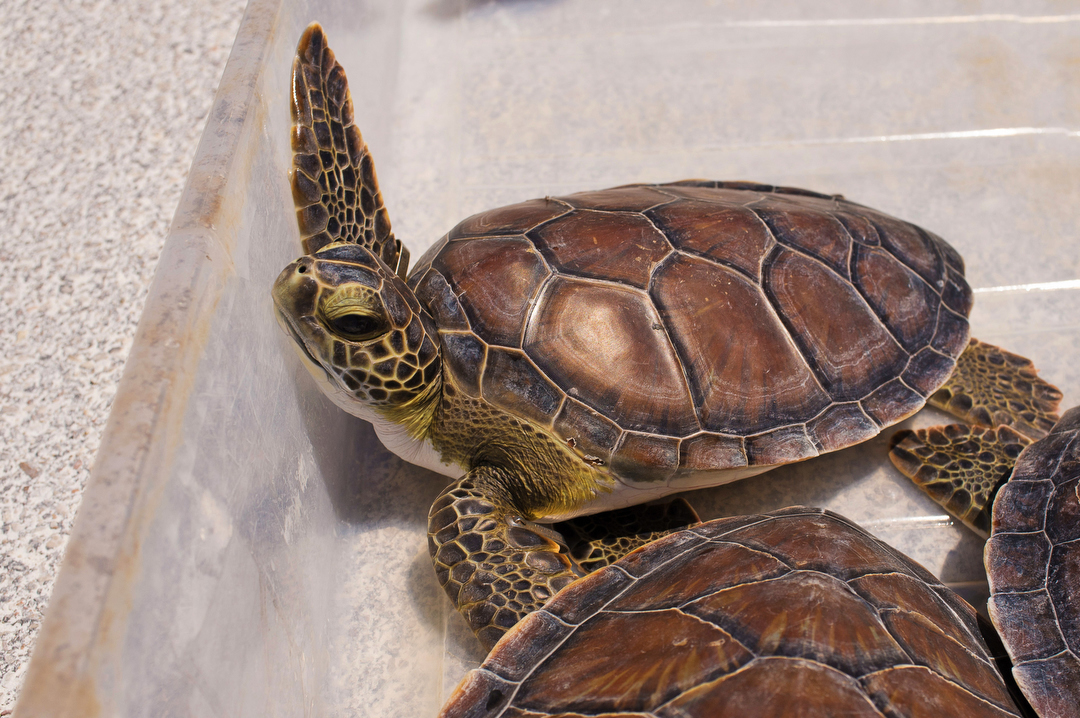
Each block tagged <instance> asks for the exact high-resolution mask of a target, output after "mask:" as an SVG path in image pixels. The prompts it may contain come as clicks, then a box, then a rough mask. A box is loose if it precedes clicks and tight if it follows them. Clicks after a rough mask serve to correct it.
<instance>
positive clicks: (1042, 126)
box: [16, 0, 1080, 718]
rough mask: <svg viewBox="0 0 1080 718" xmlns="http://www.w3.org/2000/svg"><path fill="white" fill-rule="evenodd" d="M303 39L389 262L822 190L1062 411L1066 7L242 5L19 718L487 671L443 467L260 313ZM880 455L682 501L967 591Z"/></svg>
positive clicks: (378, 710)
mask: <svg viewBox="0 0 1080 718" xmlns="http://www.w3.org/2000/svg"><path fill="white" fill-rule="evenodd" d="M1070 13H1071V14H1070ZM316 19H317V20H320V21H321V22H322V23H323V24H324V26H325V28H326V30H327V33H328V35H329V38H330V43H331V46H332V47H333V48H334V49H335V51H336V52H337V55H338V57H339V59H340V60H341V62H342V63H343V64H344V66H345V68H346V70H347V71H348V73H349V77H350V80H351V84H352V88H353V97H354V100H355V104H356V112H357V117H358V123H359V125H360V127H361V128H362V130H363V132H364V134H365V136H366V138H367V140H368V142H369V144H370V146H371V148H372V150H373V152H374V155H375V158H376V162H377V165H378V169H379V176H380V179H381V181H382V188H383V192H384V196H385V199H386V204H387V206H388V208H389V210H390V215H391V218H392V220H393V222H394V228H395V232H396V234H397V235H398V236H399V237H402V238H404V240H405V241H406V243H407V244H408V245H409V247H410V249H411V252H412V256H413V257H417V256H419V255H420V253H421V252H422V251H423V250H424V249H425V248H426V247H427V246H428V245H429V244H430V243H432V242H433V241H434V240H436V239H437V238H438V237H439V236H440V235H441V234H442V233H443V232H445V231H446V230H447V229H448V228H449V227H451V226H452V225H453V224H454V223H455V222H456V221H457V220H459V219H461V218H463V217H465V216H466V215H468V214H470V213H473V212H475V211H478V210H481V209H484V208H488V207H492V206H496V205H499V204H503V203H507V202H511V201H518V200H524V199H527V198H530V197H534V196H543V195H557V194H561V193H567V192H572V191H577V190H585V189H590V188H600V187H604V186H610V185H615V184H621V183H627V182H634V181H668V180H676V179H683V178H687V177H709V178H717V179H752V180H759V181H764V182H771V183H777V184H786V185H794V186H805V187H809V188H812V189H816V190H819V191H824V192H840V193H843V194H845V195H847V196H848V197H849V198H851V199H854V200H856V201H859V202H862V203H865V204H869V205H871V206H874V207H878V208H880V209H883V210H885V211H888V212H891V213H893V214H896V215H898V216H900V217H903V218H905V219H909V220H912V221H914V222H917V223H919V224H922V225H924V226H926V227H927V228H929V229H931V230H933V231H934V232H936V233H938V234H941V235H942V236H944V237H946V238H947V239H948V240H949V241H950V242H951V243H953V245H954V246H955V247H957V249H959V250H960V252H961V253H962V254H963V255H964V256H965V258H966V259H967V262H968V274H969V278H970V280H971V283H972V285H973V286H974V287H976V288H977V289H976V291H977V294H976V309H975V313H974V317H973V327H974V334H975V335H976V336H978V337H979V338H981V339H984V340H987V341H993V342H999V343H1001V344H1003V345H1005V346H1007V347H1008V348H1010V349H1013V350H1014V351H1017V352H1019V353H1022V354H1025V355H1027V356H1029V357H1031V358H1033V359H1034V360H1035V361H1036V363H1037V365H1038V366H1039V367H1040V368H1041V369H1042V371H1043V374H1044V376H1046V377H1047V378H1049V379H1050V380H1052V381H1054V382H1056V383H1057V384H1058V385H1059V386H1060V387H1061V388H1062V389H1063V390H1064V392H1065V404H1066V405H1072V404H1075V403H1077V402H1078V401H1080V369H1078V367H1080V363H1078V362H1077V361H1076V356H1077V352H1078V349H1080V320H1078V317H1080V311H1078V310H1080V252H1078V251H1077V248H1078V244H1077V241H1076V227H1077V213H1078V210H1077V207H1078V206H1080V136H1078V133H1077V130H1078V128H1080V77H1078V70H1077V67H1078V66H1080V65H1078V61H1077V58H1078V55H1077V50H1076V48H1078V47H1080V3H1075V2H1071V3H1062V2H1020V1H1019V0H1016V1H1014V2H1006V1H1005V0H1000V1H998V2H991V1H989V0H988V1H987V2H983V3H978V4H972V3H968V2H960V1H959V0H957V1H956V2H944V3H943V2H929V1H926V2H902V3H901V2H897V3H893V4H887V3H874V4H872V5H867V4H866V3H862V2H856V1H855V0H851V1H850V2H834V3H814V4H806V3H802V2H797V1H796V0H783V1H778V2H773V3H768V4H762V3H750V2H733V1H732V2H712V3H707V2H703V1H693V2H692V1H690V0H668V2H663V3H657V2H653V1H652V0H640V1H639V0H580V1H577V0H548V1H543V0H506V1H504V2H496V1H495V0H489V1H487V2H484V1H482V0H416V1H410V2H401V1H400V0H398V1H396V2H395V1H394V0H382V1H376V0H367V1H361V0H350V1H349V2H345V1H343V0H325V1H324V2H310V3H306V2H298V3H296V4H295V5H284V4H283V3H282V2H281V0H252V3H251V5H250V7H249V8H248V12H247V16H246V17H245V19H244V22H243V25H242V27H241V30H240V33H239V36H238V37H237V42H236V46H235V48H234V50H233V55H232V58H231V60H230V62H229V65H228V67H227V69H226V72H225V76H224V78H223V80H222V85H221V87H220V89H219V91H218V97H217V100H216V103H215V106H214V110H213V113H212V118H211V120H210V122H209V124H208V127H207V130H206V134H205V136H204V138H203V141H202V144H201V145H200V147H199V151H198V154H197V156H196V158H195V160H194V163H193V165H192V171H191V176H190V178H189V181H188V186H187V189H186V191H185V193H184V195H183V199H182V200H181V203H180V206H179V208H178V210H177V213H176V220H175V222H174V224H173V227H172V230H171V232H170V236H169V238H168V241H167V244H166V248H165V250H164V252H163V254H162V258H161V264H160V267H159V270H158V274H157V277H156V279H155V281H154V285H153V289H152V291H151V295H150V299H149V300H148V302H147V305H146V310H145V314H144V316H143V319H142V322H141V324H140V327H139V333H138V336H137V338H136V342H135V346H134V348H133V350H132V353H131V357H130V360H129V363H128V366H127V370H126V373H125V377H124V380H123V383H122V385H121V387H120V390H119V393H118V394H117V397H116V401H115V404H114V408H113V411H112V415H111V417H110V420H109V426H108V429H107V431H106V434H105V439H104V441H103V443H102V446H101V450H100V452H99V454H98V458H97V462H96V465H95V467H94V472H93V476H92V479H91V482H90V485H89V486H88V489H87V492H86V495H85V498H84V500H83V505H82V509H81V511H80V513H79V517H78V520H77V522H76V526H75V531H74V533H73V535H72V539H71V543H70V544H69V549H68V553H67V556H66V558H65V563H64V567H63V571H62V573H61V576H60V579H59V581H58V582H57V584H56V587H55V591H54V593H53V600H52V604H51V605H50V607H49V612H48V615H47V617H46V620H45V625H44V629H43V631H42V633H41V635H40V637H39V639H38V644H37V649H36V651H35V654H34V659H33V662H32V665H31V668H30V671H29V674H28V678H27V682H26V686H25V689H24V690H23V694H22V696H21V698H20V702H19V705H18V709H17V711H16V715H17V716H18V717H19V718H30V717H31V716H48V717H49V718H61V717H64V716H200V717H217V716H230V717H231V716H259V717H265V716H343V715H371V716H402V717H409V718H412V717H415V716H425V715H434V714H435V712H436V711H437V709H438V706H439V705H440V704H441V702H442V700H443V698H444V697H445V696H446V695H447V693H448V692H449V690H451V689H452V687H453V685H454V683H455V682H456V680H457V679H458V678H459V677H460V675H461V674H462V673H463V672H464V670H465V669H466V668H467V667H469V666H470V665H472V663H473V662H475V661H477V660H479V658H480V657H481V656H480V653H479V650H478V648H477V647H476V646H475V645H474V643H473V639H472V637H471V635H469V634H468V632H467V631H466V630H465V628H464V626H463V623H462V622H461V621H460V619H459V618H458V617H457V616H456V614H453V613H452V612H451V610H450V606H449V602H448V601H447V600H446V599H445V598H444V597H443V595H442V594H441V591H440V589H439V587H438V585H437V583H436V581H435V578H434V576H433V572H432V570H431V567H430V565H429V562H428V557H427V550H426V543H425V533H424V524H425V518H426V513H427V507H428V505H429V503H430V502H431V501H432V499H433V498H434V497H435V496H436V495H437V493H438V492H439V490H440V489H441V487H442V486H443V483H444V480H443V479H442V478H440V477H437V476H435V475H433V474H430V473H427V472H424V471H421V470H419V469H415V468H412V467H410V466H407V465H404V464H402V463H401V462H399V461H398V460H397V459H396V458H394V457H392V456H391V455H389V454H388V453H387V452H386V451H384V450H383V449H382V448H381V447H380V446H379V445H378V444H377V442H376V441H375V440H374V437H373V434H372V432H371V431H370V430H369V429H368V427H367V426H365V425H364V424H363V423H362V422H360V421H358V420H356V419H353V418H351V417H348V416H346V415H344V414H342V413H341V412H340V411H339V410H337V409H336V408H335V407H333V406H332V405H331V404H330V403H329V402H328V401H326V400H324V399H323V398H322V397H321V396H320V395H319V394H318V393H317V391H316V388H315V386H314V384H313V382H312V381H311V380H310V379H309V377H308V375H307V374H306V372H305V371H304V370H303V369H302V367H301V366H300V365H299V363H298V361H297V360H296V359H295V357H294V355H293V352H292V350H291V349H290V348H289V346H288V340H287V339H286V338H285V337H284V336H282V335H281V333H280V331H279V330H278V328H277V326H276V324H275V322H274V319H273V317H272V313H271V303H270V296H269V288H270V284H271V282H272V280H273V279H274V277H275V276H276V275H277V273H278V272H279V271H280V270H281V268H282V267H283V266H284V265H285V264H287V263H288V262H289V261H291V260H292V259H293V258H294V255H296V254H297V253H298V252H299V240H298V236H297V230H296V227H295V224H294V215H293V209H292V201H291V197H290V193H289V188H288V185H287V180H286V169H287V167H288V164H289V161H290V158H289V150H288V140H287V137H288V129H289V111H288V95H287V92H288V88H289V79H288V78H289V69H290V64H291V59H292V53H293V49H294V46H295V43H296V41H297V39H298V38H299V36H300V32H301V30H302V28H303V27H304V26H305V25H306V24H307V23H308V22H310V21H311V20H316ZM942 418H943V417H942V416H941V415H933V414H932V413H931V412H926V413H924V414H922V415H920V416H919V417H918V418H916V419H915V423H917V424H919V425H926V424H930V423H933V422H937V421H940V420H941V419H942ZM909 423H910V422H909ZM886 446H887V436H882V437H880V438H878V439H877V440H875V441H871V442H869V443H868V444H866V445H863V446H860V447H857V448H855V449H852V450H848V451H844V452H840V453H837V454H834V455H831V456H828V457H825V458H822V459H818V460H814V461H811V462H807V463H804V464H801V465H797V466H792V467H787V468H785V469H780V470H777V471H775V472H772V473H771V474H767V475H765V476H762V477H760V478H756V479H751V480H748V481H746V482H744V483H742V484H736V485H732V486H729V487H725V488H721V489H716V490H710V491H703V492H700V493H698V494H695V495H692V496H691V501H692V502H693V503H695V504H696V505H697V506H698V507H699V509H700V510H701V512H702V514H703V515H704V516H706V517H712V516H717V515H723V514H730V513H742V512H747V511H754V510H768V509H774V508H779V507H782V506H785V505H789V504H794V503H803V504H810V505H819V506H826V507H829V508H832V509H834V510H836V511H839V512H841V513H843V514H845V515H847V516H849V517H851V518H853V519H855V520H857V521H860V522H863V523H864V525H866V526H867V527H868V528H870V530H872V531H873V532H875V533H876V534H878V535H879V536H881V537H883V538H885V539H886V540H888V541H890V542H892V543H893V544H894V545H896V546H898V547H900V548H901V549H903V550H905V551H907V552H909V553H911V554H912V555H913V556H914V557H915V558H917V559H918V560H920V561H922V562H923V563H924V564H926V565H927V566H928V567H929V568H930V569H931V570H933V571H935V572H938V573H940V574H941V575H942V577H943V578H944V580H945V581H946V582H949V583H951V584H953V585H955V586H957V587H958V588H960V589H962V590H963V591H964V592H965V593H966V594H967V595H969V596H971V597H973V599H974V600H978V595H979V592H980V590H982V588H981V587H982V582H983V575H982V570H981V566H980V552H981V545H980V543H981V542H980V541H978V540H977V539H976V538H975V537H974V536H973V535H971V534H970V533H968V532H967V530H966V529H964V528H962V527H957V526H955V525H953V523H952V522H951V521H950V520H948V519H946V518H945V517H944V516H943V512H942V511H941V510H940V509H939V508H938V507H937V506H936V505H935V504H933V503H932V502H930V501H929V500H928V499H927V498H925V497H924V496H923V495H922V494H920V493H919V492H918V491H917V490H916V489H914V488H913V487H911V486H910V485H909V484H908V483H907V481H906V480H905V479H903V478H902V477H900V476H899V474H897V473H896V472H895V471H894V470H893V469H892V468H891V467H890V466H889V465H888V463H887V461H886V460H885V452H886Z"/></svg>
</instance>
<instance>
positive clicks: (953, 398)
mask: <svg viewBox="0 0 1080 718" xmlns="http://www.w3.org/2000/svg"><path fill="white" fill-rule="evenodd" d="M1061 396H1062V395H1061V391H1059V390H1058V388H1057V387H1055V386H1053V385H1052V384H1050V383H1049V382H1046V381H1044V380H1043V379H1041V378H1040V377H1039V375H1038V373H1037V372H1036V371H1035V365H1034V364H1032V362H1031V361H1030V360H1029V359H1025V358H1024V357H1022V356H1019V355H1017V354H1013V353H1011V352H1007V351H1005V350H1004V349H1000V348H998V347H996V346H994V345H992V344H987V343H985V342H981V341H979V340H978V339H972V340H971V342H970V343H969V344H968V346H967V348H966V349H965V350H964V351H963V353H962V354H960V358H959V359H957V360H956V369H954V370H953V373H952V376H950V377H949V380H948V381H947V382H945V384H944V385H943V386H942V387H941V388H940V389H938V390H937V392H936V393H934V394H933V395H932V396H931V397H930V399H929V400H928V401H929V403H930V404H931V405H932V406H936V407H937V408H939V409H943V410H945V411H947V412H949V413H950V414H953V415H954V416H956V417H958V418H960V419H963V420H964V421H967V422H970V423H972V424H979V425H980V426H998V425H1001V424H1006V425H1009V426H1012V428H1014V429H1016V431H1018V432H1020V433H1021V434H1023V435H1024V436H1026V437H1028V438H1029V439H1041V438H1042V437H1044V436H1046V434H1047V432H1049V431H1050V429H1052V428H1053V427H1054V424H1056V423H1057V421H1058V414H1057V411H1058V405H1059V404H1060V403H1061Z"/></svg>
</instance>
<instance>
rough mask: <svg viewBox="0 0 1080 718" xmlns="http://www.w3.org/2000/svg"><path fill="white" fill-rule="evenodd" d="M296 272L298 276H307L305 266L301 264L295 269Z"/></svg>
mask: <svg viewBox="0 0 1080 718" xmlns="http://www.w3.org/2000/svg"><path fill="white" fill-rule="evenodd" d="M296 271H297V273H299V274H307V265H306V264H301V265H300V266H299V267H297V268H296Z"/></svg>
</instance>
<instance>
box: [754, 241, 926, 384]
mask: <svg viewBox="0 0 1080 718" xmlns="http://www.w3.org/2000/svg"><path fill="white" fill-rule="evenodd" d="M807 286H809V287H814V289H815V291H814V294H815V295H816V296H815V301H807V296H806V293H805V290H804V287H807ZM765 289H766V292H767V293H768V295H769V297H770V298H771V299H772V301H773V302H774V304H775V305H776V307H777V309H778V311H779V312H780V314H781V315H782V316H783V317H784V318H785V320H786V323H787V326H788V327H790V329H791V336H792V338H793V339H794V340H795V342H796V343H797V344H798V345H799V347H800V349H801V350H802V354H803V356H804V357H805V358H806V361H807V363H808V364H809V365H810V367H811V368H812V369H813V370H814V373H815V376H816V377H817V378H818V379H819V381H820V382H821V384H822V386H823V387H824V389H825V390H826V391H827V392H829V394H830V395H831V396H832V398H833V399H834V400H835V401H853V400H854V401H857V400H859V399H861V398H862V397H863V396H865V395H866V389H867V387H874V386H881V385H882V384H884V383H885V382H887V381H888V380H889V379H891V378H892V377H895V376H897V375H899V374H900V373H901V372H902V371H903V370H904V367H905V366H906V365H907V362H908V354H907V352H905V351H904V349H903V347H901V346H900V345H899V344H898V343H897V341H896V339H895V338H893V336H892V334H890V333H889V331H888V329H887V328H886V327H885V325H883V324H882V323H881V322H880V321H879V320H878V319H877V317H876V316H875V315H874V313H873V312H872V311H869V310H868V307H867V305H866V301H865V300H864V299H863V298H862V297H860V296H859V294H858V292H856V291H855V289H854V287H852V286H851V284H850V283H849V282H847V281H844V280H843V279H841V278H840V277H839V276H837V275H836V274H834V273H832V272H830V271H829V270H828V269H826V268H825V266H824V265H822V264H821V263H819V262H815V261H814V260H812V259H809V258H808V257H806V256H805V255H801V254H798V253H796V252H792V251H789V250H786V249H781V250H779V251H777V252H776V254H775V255H774V258H773V259H772V261H771V262H770V263H769V265H768V268H767V269H766V271H765ZM942 381H944V378H942Z"/></svg>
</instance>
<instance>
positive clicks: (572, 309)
mask: <svg viewBox="0 0 1080 718" xmlns="http://www.w3.org/2000/svg"><path fill="white" fill-rule="evenodd" d="M662 335H663V326H662V324H661V320H660V316H659V314H658V313H657V311H656V309H655V308H654V307H653V305H652V303H651V302H650V301H649V298H648V297H647V296H646V295H645V294H643V293H641V292H639V291H637V290H634V289H631V288H629V287H627V288H623V287H617V286H612V285H600V284H597V283H595V282H590V281H588V280H581V279H571V278H566V277H556V278H555V279H554V280H553V281H552V282H550V283H549V285H548V287H547V290H546V291H545V296H544V300H543V302H542V303H541V304H540V306H539V308H538V310H537V312H536V317H535V318H534V319H533V320H532V321H531V322H530V323H529V327H528V329H527V330H526V335H525V342H524V347H523V348H524V349H525V351H526V352H527V353H528V354H529V356H530V357H531V358H532V359H533V361H535V362H536V364H537V366H539V367H540V369H541V370H542V371H543V372H544V373H545V374H547V376H549V377H550V378H551V379H552V380H553V381H554V382H555V383H556V384H557V385H559V386H560V387H563V388H564V390H566V391H567V393H568V394H569V395H570V396H572V397H574V398H576V399H579V400H580V401H582V402H583V403H584V404H586V405H587V406H590V407H592V408H593V409H596V410H597V411H599V412H600V413H601V414H603V415H604V416H607V417H609V418H611V419H612V420H614V421H615V422H616V423H617V424H619V426H621V427H622V428H623V429H627V430H646V431H653V432H655V433H658V434H664V435H667V436H683V435H686V434H690V433H693V432H696V431H698V430H699V427H698V423H697V417H696V416H695V414H694V404H693V401H691V399H690V392H689V390H688V389H687V386H686V381H685V379H684V378H683V373H682V368H681V366H680V364H679V359H678V357H677V356H676V354H675V350H674V349H673V348H672V346H671V344H670V342H668V341H667V339H666V337H663V336H662Z"/></svg>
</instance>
